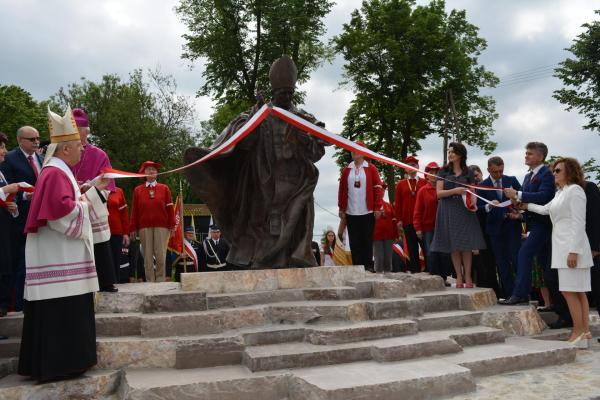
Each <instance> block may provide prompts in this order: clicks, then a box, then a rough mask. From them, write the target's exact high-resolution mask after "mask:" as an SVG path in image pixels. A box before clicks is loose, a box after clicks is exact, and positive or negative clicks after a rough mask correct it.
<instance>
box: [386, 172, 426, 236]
mask: <svg viewBox="0 0 600 400" xmlns="http://www.w3.org/2000/svg"><path fill="white" fill-rule="evenodd" d="M426 184H427V181H426V180H425V179H418V180H417V179H416V178H415V179H410V187H409V180H408V179H402V180H400V181H398V183H397V184H396V192H395V193H396V194H395V196H396V198H395V201H394V210H395V212H396V219H397V220H398V222H402V225H412V224H413V214H414V212H415V201H416V200H417V192H418V191H419V189H421V188H422V187H423V186H425V185H426ZM411 189H412V190H411Z"/></svg>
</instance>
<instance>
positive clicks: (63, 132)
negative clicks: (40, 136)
mask: <svg viewBox="0 0 600 400" xmlns="http://www.w3.org/2000/svg"><path fill="white" fill-rule="evenodd" d="M48 130H49V132H50V145H49V146H48V149H47V150H46V157H45V158H44V165H46V163H47V162H48V161H49V160H50V158H52V156H53V155H54V152H55V151H56V145H57V144H58V143H62V142H71V141H73V140H81V137H80V136H79V130H78V129H77V124H76V123H75V118H73V112H72V111H71V106H67V111H66V112H65V115H64V116H63V117H61V116H60V115H58V114H56V113H54V112H52V111H51V110H50V106H48Z"/></svg>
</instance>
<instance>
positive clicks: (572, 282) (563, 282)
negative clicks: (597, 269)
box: [558, 268, 592, 292]
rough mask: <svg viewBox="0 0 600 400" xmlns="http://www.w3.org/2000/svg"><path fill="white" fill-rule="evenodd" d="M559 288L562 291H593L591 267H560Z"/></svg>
mask: <svg viewBox="0 0 600 400" xmlns="http://www.w3.org/2000/svg"><path fill="white" fill-rule="evenodd" d="M558 288H559V290H560V291H561V292H591V291H592V283H591V273H590V269H589V268H558Z"/></svg>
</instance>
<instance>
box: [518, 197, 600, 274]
mask: <svg viewBox="0 0 600 400" xmlns="http://www.w3.org/2000/svg"><path fill="white" fill-rule="evenodd" d="M586 202H587V199H586V197H585V192H584V191H583V189H582V188H581V186H579V185H566V186H565V187H564V188H562V189H559V190H558V191H557V192H556V195H555V196H554V199H552V201H551V202H550V203H548V204H546V205H544V206H541V205H538V204H531V203H530V204H529V206H528V210H529V211H533V212H534V213H537V214H542V215H550V219H551V220H552V268H569V267H568V266H567V256H568V255H569V253H576V254H577V267H576V268H590V267H591V266H593V265H594V260H593V259H592V249H591V248H590V242H589V240H588V237H587V234H586V233H585V204H586Z"/></svg>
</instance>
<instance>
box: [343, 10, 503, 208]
mask: <svg viewBox="0 0 600 400" xmlns="http://www.w3.org/2000/svg"><path fill="white" fill-rule="evenodd" d="M477 31H478V28H477V27H476V26H474V25H472V24H470V23H469V22H468V21H467V19H466V13H465V11H464V10H460V11H459V10H452V11H451V12H450V13H449V14H448V13H446V11H445V2H444V1H442V0H434V1H432V2H430V3H429V4H428V5H424V6H415V1H413V0H366V1H363V3H362V7H361V8H360V10H355V11H354V12H353V13H352V15H351V19H350V22H348V23H346V24H344V28H343V32H342V33H341V34H340V35H339V36H337V37H335V38H334V40H333V42H334V44H335V47H336V50H337V51H339V52H340V53H341V54H342V55H343V57H344V60H345V65H344V81H343V82H342V85H346V86H348V87H350V88H352V89H353V90H354V91H355V92H356V97H355V98H354V100H353V101H352V103H351V105H350V108H349V110H348V111H347V113H346V116H345V118H344V130H343V132H342V134H343V135H344V136H345V137H348V138H350V139H358V138H360V139H362V140H364V141H365V142H366V143H367V145H368V146H369V147H370V148H371V149H372V150H374V151H377V152H383V153H384V154H386V155H388V156H390V157H394V158H396V159H403V158H404V157H406V155H407V154H409V153H412V152H416V151H418V150H420V148H421V146H420V144H419V141H420V140H422V139H424V138H425V137H426V136H428V135H430V134H437V135H440V136H441V135H443V130H444V117H445V110H446V109H447V105H446V93H448V92H449V91H450V90H451V91H452V93H453V98H454V102H455V110H456V114H455V115H456V122H457V124H458V126H460V134H461V139H462V141H464V142H466V143H467V144H470V145H474V146H477V147H480V148H482V149H484V150H485V151H486V152H487V153H489V152H491V151H493V150H494V148H495V147H496V143H494V142H493V141H491V140H490V137H491V136H492V135H493V129H492V123H493V121H494V119H496V118H497V114H496V112H495V101H494V100H493V99H492V98H491V97H489V96H483V95H481V94H480V90H481V88H482V87H485V86H494V85H496V84H497V83H498V79H497V78H496V77H495V76H494V74H493V73H491V72H489V71H486V69H485V68H484V67H483V66H481V65H479V63H478V57H479V55H480V54H481V52H482V51H483V50H485V48H486V47H487V43H486V41H485V40H484V39H482V38H480V37H478V35H477ZM344 157H347V156H344V155H343V154H342V153H341V152H338V162H339V163H340V164H344V163H345V162H346V159H345V158H344ZM382 168H383V173H384V176H385V180H386V182H387V183H388V187H389V189H390V198H392V199H393V195H394V193H393V188H394V181H395V180H396V178H397V174H398V173H399V172H400V171H398V170H397V169H394V168H392V167H391V166H388V165H385V166H383V167H382Z"/></svg>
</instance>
